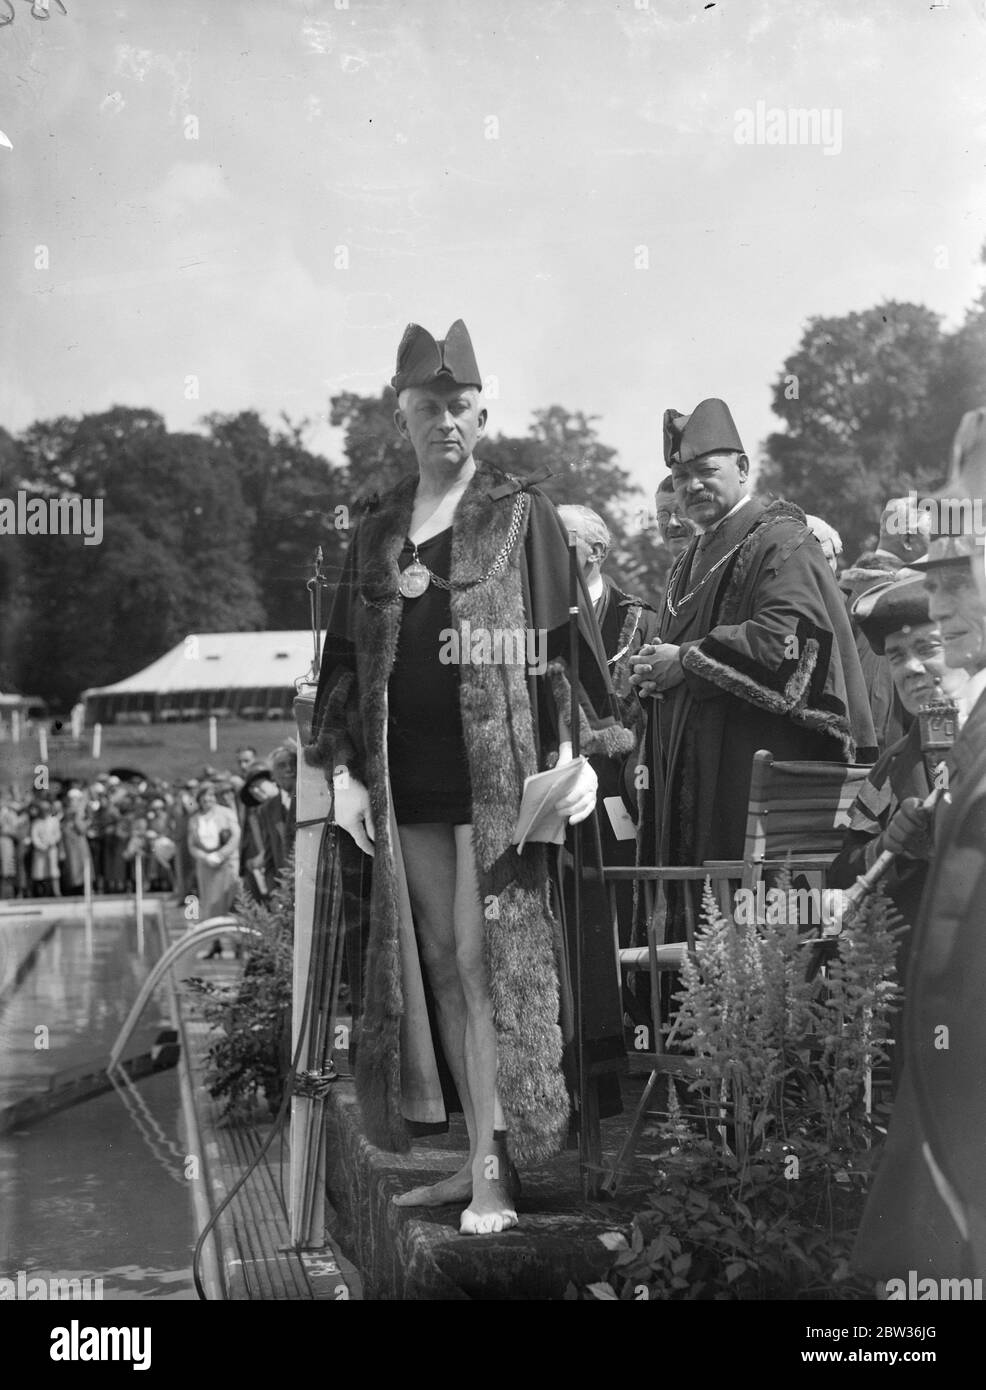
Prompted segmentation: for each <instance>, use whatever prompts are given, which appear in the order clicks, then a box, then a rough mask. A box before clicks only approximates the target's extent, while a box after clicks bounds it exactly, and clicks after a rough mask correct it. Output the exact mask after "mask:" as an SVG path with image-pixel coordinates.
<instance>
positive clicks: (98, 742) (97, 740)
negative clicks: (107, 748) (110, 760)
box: [92, 724, 103, 762]
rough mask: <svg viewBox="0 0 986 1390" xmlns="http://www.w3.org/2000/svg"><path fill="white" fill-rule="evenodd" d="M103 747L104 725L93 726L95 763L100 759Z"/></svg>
mask: <svg viewBox="0 0 986 1390" xmlns="http://www.w3.org/2000/svg"><path fill="white" fill-rule="evenodd" d="M102 747H103V726H102V724H94V725H93V726H92V756H93V761H94V762H95V760H96V759H97V758H98V757H99V755H100V752H101V751H102Z"/></svg>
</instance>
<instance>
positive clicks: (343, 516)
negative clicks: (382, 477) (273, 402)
mask: <svg viewBox="0 0 986 1390" xmlns="http://www.w3.org/2000/svg"><path fill="white" fill-rule="evenodd" d="M283 418H284V424H285V429H283V430H280V431H273V430H271V429H270V428H269V427H268V426H267V425H265V424H264V423H263V421H262V420H261V419H260V417H259V415H258V414H257V413H256V411H253V410H250V411H242V412H241V413H240V414H238V415H213V416H210V417H209V418H208V419H207V420H206V422H205V423H206V424H207V425H208V427H209V431H210V434H211V437H212V439H213V440H215V441H216V443H217V444H218V445H219V447H220V448H221V449H222V451H223V453H224V454H225V456H226V457H227V458H228V459H229V461H230V463H231V465H232V468H233V470H234V472H235V474H236V477H237V480H238V485H239V491H240V495H241V496H242V498H243V501H244V503H245V505H246V507H247V509H248V511H249V513H250V522H249V524H248V549H249V563H250V569H251V571H252V573H253V574H254V576H255V578H256V581H257V585H258V588H259V592H260V596H261V599H262V601H263V605H264V614H265V624H266V626H267V627H268V628H271V629H275V630H276V629H280V628H283V629H285V630H290V629H294V628H303V627H307V626H308V623H309V620H310V609H309V599H308V593H307V590H306V587H305V586H306V583H307V581H308V579H309V578H310V577H311V573H312V561H313V559H314V556H315V551H316V548H317V547H318V546H321V547H322V552H323V562H324V568H325V573H326V574H327V575H329V576H331V575H332V574H334V573H337V572H338V569H339V566H340V565H341V562H342V555H343V551H344V543H345V536H346V531H347V528H348V525H349V517H348V505H347V504H348V491H347V484H346V481H345V476H344V474H343V471H342V470H341V469H338V468H334V467H333V465H332V464H330V463H329V462H328V460H327V459H324V458H321V457H319V456H318V455H317V454H312V453H310V452H309V451H308V450H307V449H306V448H305V446H304V444H303V441H302V429H303V427H302V426H301V425H292V424H291V423H290V421H288V420H287V417H283Z"/></svg>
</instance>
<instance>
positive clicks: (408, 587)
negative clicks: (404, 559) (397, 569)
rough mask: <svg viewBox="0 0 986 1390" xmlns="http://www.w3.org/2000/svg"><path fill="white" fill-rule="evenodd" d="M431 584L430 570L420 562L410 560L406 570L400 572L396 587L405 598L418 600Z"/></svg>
mask: <svg viewBox="0 0 986 1390" xmlns="http://www.w3.org/2000/svg"><path fill="white" fill-rule="evenodd" d="M430 582H431V570H429V569H428V566H427V565H423V564H421V562H420V560H412V561H411V563H410V564H409V565H408V567H407V569H406V570H402V571H401V577H400V579H399V581H398V584H397V587H398V588H399V589H400V591H401V593H402V594H403V595H404V597H405V598H419V597H420V596H421V595H422V594H423V593H424V591H425V589H427V587H428V585H429V583H430Z"/></svg>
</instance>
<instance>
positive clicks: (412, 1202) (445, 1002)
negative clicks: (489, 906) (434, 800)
mask: <svg viewBox="0 0 986 1390" xmlns="http://www.w3.org/2000/svg"><path fill="white" fill-rule="evenodd" d="M398 830H399V833H400V837H401V850H402V852H403V855H404V868H405V872H406V874H407V886H408V893H409V895H410V898H411V907H412V909H413V911H414V920H415V925H416V927H417V932H418V942H419V946H420V950H421V959H422V964H423V966H424V969H425V971H426V973H427V976H428V983H429V984H430V986H431V990H432V994H433V995H434V999H435V1014H436V1019H437V1023H438V1031H439V1035H440V1037H441V1040H442V1048H443V1050H444V1052H445V1058H446V1061H447V1062H448V1066H449V1070H450V1071H451V1073H452V1078H453V1080H454V1081H455V1086H456V1090H457V1091H458V1092H459V1098H460V1100H461V1101H462V1108H463V1113H464V1115H465V1121H466V1129H467V1130H468V1133H469V1158H468V1159H467V1160H466V1162H465V1163H464V1164H463V1166H462V1167H461V1168H460V1169H459V1170H458V1172H456V1173H453V1174H452V1175H451V1176H450V1177H448V1178H444V1179H443V1180H442V1181H441V1182H437V1183H432V1184H430V1185H428V1186H425V1187H415V1188H413V1189H412V1190H411V1191H410V1192H405V1193H402V1195H401V1196H400V1197H395V1198H394V1201H395V1202H396V1203H397V1205H398V1206H404V1207H415V1206H441V1205H442V1203H444V1202H467V1201H468V1200H469V1197H470V1195H471V1193H472V1158H473V1153H474V1150H475V1135H476V1121H475V1116H474V1113H473V1105H472V1097H471V1095H470V1090H469V1083H468V1077H467V1071H466V1061H465V1045H466V1003H465V996H464V994H463V991H462V984H461V981H460V979H459V969H458V965H457V962H456V946H455V924H454V918H455V907H456V904H455V892H456V846H455V838H454V835H453V827H452V826H451V825H439V824H429V825H402V826H399V827H398Z"/></svg>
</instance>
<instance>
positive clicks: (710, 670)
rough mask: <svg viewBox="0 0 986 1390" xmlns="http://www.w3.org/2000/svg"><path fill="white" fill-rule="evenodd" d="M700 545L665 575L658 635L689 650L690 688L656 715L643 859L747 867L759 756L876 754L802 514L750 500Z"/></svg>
mask: <svg viewBox="0 0 986 1390" xmlns="http://www.w3.org/2000/svg"><path fill="white" fill-rule="evenodd" d="M700 540H701V537H697V538H696V539H695V540H693V541H692V542H691V544H690V545H689V547H688V550H687V551H686V552H685V554H684V555H683V556H682V557H681V559H680V561H679V562H678V564H677V565H676V566H675V568H674V570H673V571H672V573H671V576H670V579H669V583H668V594H669V597H670V600H671V602H672V603H674V605H675V606H676V607H677V608H678V616H677V617H675V616H674V615H673V613H672V611H671V608H670V607H669V606H668V601H667V599H666V600H665V607H664V612H663V614H662V621H661V640H662V641H664V642H672V643H675V644H676V645H678V646H679V647H680V652H679V656H680V659H681V663H682V666H683V668H684V673H685V679H684V681H683V682H682V683H681V684H679V685H677V686H675V687H673V689H672V690H670V691H669V692H668V693H667V695H666V697H665V699H664V700H663V701H653V702H652V709H651V712H650V716H649V718H648V731H647V735H648V736H647V743H648V748H649V753H650V759H651V766H652V772H653V776H652V778H651V789H650V790H649V791H647V792H646V793H645V797H644V802H643V807H642V812H643V814H642V817H641V856H642V862H644V863H648V862H649V863H655V862H656V863H659V864H701V863H702V862H703V861H704V860H706V859H736V858H740V857H741V856H742V852H743V843H744V836H745V830H746V809H747V801H748V797H749V789H750V772H751V768H752V763H753V755H754V753H756V752H757V751H758V749H761V748H767V749H770V751H771V752H772V753H773V754H774V756H775V757H777V758H785V759H810V760H821V761H844V762H850V761H852V760H853V759H855V760H857V761H861V762H871V761H872V760H873V758H874V756H875V747H874V735H873V723H872V720H871V718H870V710H869V705H868V702H867V699H866V690H865V686H864V683H863V677H862V672H861V671H860V666H859V658H858V656H857V654H856V646H855V643H854V641H853V635H852V630H851V627H850V624H849V619H848V617H847V615H846V611H845V607H844V604H843V599H842V595H841V594H840V592H839V589H838V586H837V585H836V582H835V577H834V575H833V574H832V571H831V569H830V568H829V566H828V562H827V561H826V559H825V556H824V555H823V553H822V550H821V547H820V546H819V545H818V543H817V541H816V540H815V539H814V538H813V536H812V534H811V532H810V531H809V530H808V528H807V526H806V525H805V521H804V513H803V512H802V511H801V509H800V508H798V507H795V506H792V505H791V504H790V503H788V502H782V501H777V502H772V503H769V504H767V505H765V504H764V503H763V502H761V501H760V500H759V499H758V498H756V497H751V498H750V500H749V501H748V502H747V503H746V504H745V505H744V506H743V507H741V508H740V509H739V511H737V512H734V513H733V514H732V515H731V516H729V517H727V518H726V520H725V521H724V522H723V523H722V524H721V526H720V527H719V528H718V530H717V532H716V533H715V534H714V535H713V536H711V537H709V539H708V541H707V543H706V545H704V546H702V547H701V550H700V548H699V543H700ZM734 547H735V550H734ZM731 551H734V553H733V554H732V555H730V552H731ZM720 561H721V562H722V563H721V564H720V563H719V562H720ZM716 565H719V568H715V566H716ZM705 576H708V578H707V579H706V581H705V583H704V585H702V587H701V588H697V586H698V585H700V584H701V582H702V580H703V578H704V577H705ZM696 590H697V591H696ZM693 591H695V592H694V596H693V597H692V598H691V599H689V600H688V601H686V602H684V603H682V598H683V596H684V595H686V594H688V593H690V592H693ZM655 855H656V858H655V857H653V856H655Z"/></svg>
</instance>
